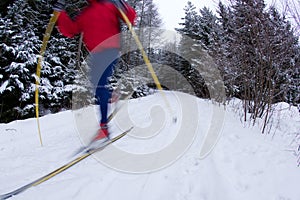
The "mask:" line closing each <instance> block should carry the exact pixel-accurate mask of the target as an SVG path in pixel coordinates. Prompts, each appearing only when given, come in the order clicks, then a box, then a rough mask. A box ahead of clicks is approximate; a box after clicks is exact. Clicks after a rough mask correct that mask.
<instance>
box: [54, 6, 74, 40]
mask: <svg viewBox="0 0 300 200" xmlns="http://www.w3.org/2000/svg"><path fill="white" fill-rule="evenodd" d="M57 26H58V29H59V31H60V32H61V33H62V34H63V35H64V36H66V37H70V38H72V37H73V36H75V35H76V34H78V33H79V32H80V28H79V26H78V24H77V23H76V21H73V20H72V19H71V18H70V17H69V15H68V14H67V13H66V12H65V11H62V12H61V13H60V15H59V18H58V20H57Z"/></svg>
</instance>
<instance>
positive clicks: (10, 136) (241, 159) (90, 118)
mask: <svg viewBox="0 0 300 200" xmlns="http://www.w3.org/2000/svg"><path fill="white" fill-rule="evenodd" d="M166 100H167V101H168V102H169V103H170V105H169V106H168V105H167V104H166ZM123 103H124V102H123ZM238 107H239V102H238V101H234V102H233V103H231V104H230V105H229V106H228V107H227V108H226V110H223V108H220V107H218V106H217V105H215V104H212V103H211V102H210V101H207V100H201V99H196V98H195V97H192V96H189V95H186V94H182V93H171V92H169V93H166V94H165V96H164V97H162V96H161V95H160V94H154V95H151V96H148V97H145V98H140V99H135V100H130V102H129V103H128V104H126V105H125V106H123V107H122V110H121V111H120V112H119V113H118V115H117V116H116V118H115V119H114V120H113V121H112V123H111V130H112V132H113V135H117V134H118V133H120V132H121V131H122V130H125V129H127V128H129V127H130V126H131V125H134V127H135V128H134V129H133V131H132V132H131V133H130V134H129V135H128V136H125V137H124V138H122V139H121V140H120V141H118V142H116V143H115V144H114V145H112V146H111V147H110V148H107V149H106V150H105V151H103V152H99V153H97V154H96V155H93V156H91V157H88V158H87V159H85V160H83V161H81V162H80V163H78V164H77V165H75V166H73V167H72V168H70V169H68V170H67V171H65V172H63V173H61V174H59V175H57V176H55V177H54V178H52V179H50V180H48V181H46V182H44V183H42V184H40V185H38V186H36V187H33V188H30V189H28V190H26V191H25V192H24V193H21V194H19V195H17V196H15V197H13V198H11V199H22V200H27V199H28V200H34V199H38V200H39V199H45V200H46V199H51V200H53V199H55V200H57V199H58V200H60V199H64V200H65V199H75V200H76V199H77V200H81V199H82V200H85V199H88V200H93V199H105V200H119V199H122V200H160V199H174V200H176V199H178V200H181V199H187V200H193V199H195V200H254V199H255V200H299V199H300V190H299V183H300V168H299V167H297V155H296V154H297V153H299V152H298V151H297V148H298V147H297V145H299V144H298V143H297V142H296V139H297V138H296V136H297V134H299V130H300V123H299V122H300V116H299V111H298V110H297V109H296V108H294V107H291V108H289V107H288V105H286V104H284V103H281V104H278V107H277V109H276V111H275V112H274V114H273V118H272V120H273V121H272V124H273V127H272V128H273V131H274V130H276V131H275V133H274V132H273V131H272V132H271V133H270V134H261V133H260V125H259V121H258V125H256V126H254V127H252V126H248V125H247V124H243V123H242V122H241V120H240V118H239V116H238V115H237V114H236V113H237V112H234V111H236V110H238V109H237V108H238ZM279 111H280V112H279ZM96 116H97V114H96V113H95V108H94V107H89V108H84V109H81V110H75V111H65V112H61V113H58V114H53V115H47V116H45V117H42V118H41V119H40V121H41V130H42V138H43V143H44V146H42V147H41V145H40V142H39V137H38V133H37V125H36V120H35V119H28V120H22V121H14V122H12V123H9V124H0V160H1V164H0V174H1V176H0V185H1V187H0V194H4V193H7V192H10V191H12V190H14V189H16V188H18V187H20V186H23V185H24V184H27V183H28V182H31V181H33V180H35V179H37V178H39V177H40V176H43V175H45V174H47V173H49V172H51V171H52V170H54V169H56V168H58V167H60V166H61V165H63V164H65V163H67V162H68V161H70V160H72V159H73V158H74V152H75V151H76V150H77V149H78V148H80V147H81V146H82V145H83V144H84V143H85V142H87V141H88V140H89V138H90V137H91V136H92V135H93V133H94V132H95V130H96V127H97V119H96ZM219 133H220V134H219ZM207 134H208V135H207ZM204 141H206V142H204ZM210 150H211V151H210ZM203 152H205V153H204V154H203ZM207 152H210V153H209V154H208V155H207ZM204 155H206V156H204Z"/></svg>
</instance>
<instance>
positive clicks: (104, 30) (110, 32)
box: [57, 0, 136, 51]
mask: <svg viewBox="0 0 300 200" xmlns="http://www.w3.org/2000/svg"><path fill="white" fill-rule="evenodd" d="M125 14H126V15H127V17H128V19H129V21H130V22H131V23H132V24H134V20H135V18H136V12H135V10H134V9H133V8H132V7H130V6H129V5H128V9H127V11H126V13H125ZM120 18H121V19H122V16H121V13H120V12H119V10H118V9H117V8H116V7H115V5H114V4H113V3H111V2H110V1H100V2H97V1H96V0H90V5H89V6H88V7H86V8H85V9H83V10H82V12H81V13H80V14H79V15H78V16H77V17H76V18H75V20H72V19H71V18H70V17H69V16H68V14H67V13H66V12H65V11H63V12H61V14H60V16H59V18H58V22H57V23H58V29H59V31H60V32H61V33H62V34H63V35H64V36H66V37H70V38H71V37H73V36H74V35H76V34H78V33H83V41H84V43H85V45H86V46H87V48H88V50H89V51H101V50H103V49H106V48H119V47H120V38H119V36H118V35H117V34H119V33H120V21H119V19H120ZM116 35H117V36H116ZM112 36H114V37H112ZM107 39H109V40H107ZM104 41H105V42H104Z"/></svg>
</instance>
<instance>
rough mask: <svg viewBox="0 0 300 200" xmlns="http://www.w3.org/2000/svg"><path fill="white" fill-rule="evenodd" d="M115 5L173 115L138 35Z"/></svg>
mask: <svg viewBox="0 0 300 200" xmlns="http://www.w3.org/2000/svg"><path fill="white" fill-rule="evenodd" d="M115 5H116V7H117V8H118V10H119V12H120V13H121V15H122V17H123V19H124V21H125V23H126V24H127V26H128V28H129V30H130V32H131V34H132V36H133V38H134V40H135V42H136V44H137V46H138V48H139V49H140V51H141V53H142V56H143V59H144V61H145V64H146V65H147V68H148V70H149V72H150V74H151V76H152V79H153V81H154V83H155V85H156V87H157V89H158V90H159V91H160V92H161V94H162V96H163V99H164V101H165V103H166V105H167V108H168V110H169V113H170V114H173V112H172V109H171V106H170V104H169V102H168V100H167V98H166V96H165V94H164V93H163V88H162V86H161V84H160V82H159V80H158V77H157V76H156V73H155V71H154V69H153V66H152V64H151V62H150V60H149V58H148V56H147V54H146V52H145V50H144V48H143V45H142V43H141V41H140V39H139V37H138V35H137V34H136V32H135V31H134V29H133V28H132V24H131V22H130V21H129V19H128V17H127V15H126V14H125V13H124V11H123V10H122V9H121V8H120V6H118V5H117V3H116V4H115ZM173 121H174V122H176V121H177V119H176V117H174V118H173Z"/></svg>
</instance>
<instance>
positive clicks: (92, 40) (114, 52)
mask: <svg viewBox="0 0 300 200" xmlns="http://www.w3.org/2000/svg"><path fill="white" fill-rule="evenodd" d="M88 2H89V5H88V6H87V7H86V8H84V9H83V10H82V11H80V13H79V14H78V15H77V16H76V17H75V19H74V20H72V19H71V18H70V16H69V15H68V14H67V13H66V11H65V1H64V0H57V1H56V2H55V3H54V5H53V9H54V10H56V11H59V12H61V13H60V15H59V18H58V21H57V26H58V29H59V31H60V32H61V33H62V34H63V35H64V36H66V37H70V38H71V37H73V36H75V35H76V34H79V33H82V34H83V42H84V43H85V45H86V47H87V49H88V50H89V51H90V56H89V66H90V81H91V83H92V85H93V86H95V87H96V89H95V97H96V100H97V103H99V105H100V114H101V121H100V127H99V130H98V132H97V134H96V136H95V137H94V139H93V141H101V142H102V141H105V140H107V139H108V138H109V130H108V126H107V123H108V119H107V110H108V101H109V99H110V98H111V91H110V90H109V88H108V87H107V86H108V78H109V77H110V76H111V75H112V73H113V69H114V65H115V63H116V62H117V58H118V57H119V48H120V38H119V35H118V34H119V33H120V20H119V19H122V15H121V13H120V12H119V10H118V8H117V7H116V4H117V5H118V7H119V8H120V9H122V11H123V12H124V13H125V14H126V16H127V17H128V19H129V21H130V22H131V23H132V24H134V20H135V18H136V12H135V10H134V9H133V8H132V7H131V6H130V5H128V4H127V3H126V2H124V1H123V0H89V1H88ZM123 20H124V19H123ZM97 143H98V142H97Z"/></svg>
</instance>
